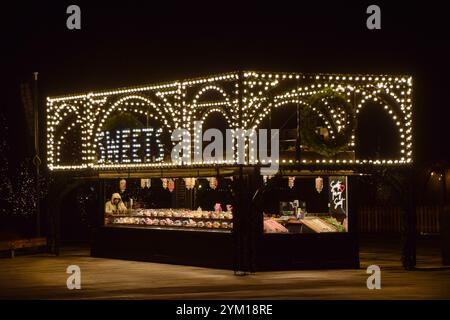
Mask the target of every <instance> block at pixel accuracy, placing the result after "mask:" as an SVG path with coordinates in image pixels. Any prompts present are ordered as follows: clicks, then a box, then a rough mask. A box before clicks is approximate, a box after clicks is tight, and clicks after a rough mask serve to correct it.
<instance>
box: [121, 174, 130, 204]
mask: <svg viewBox="0 0 450 320" xmlns="http://www.w3.org/2000/svg"><path fill="white" fill-rule="evenodd" d="M119 194H120V197H121V198H122V201H123V202H128V201H130V194H129V192H128V190H127V180H125V179H122V180H120V182H119Z"/></svg>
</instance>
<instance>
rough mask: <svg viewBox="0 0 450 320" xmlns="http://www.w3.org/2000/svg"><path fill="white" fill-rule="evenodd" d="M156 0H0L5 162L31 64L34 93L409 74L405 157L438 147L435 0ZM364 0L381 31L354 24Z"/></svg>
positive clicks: (441, 129) (441, 103) (441, 152)
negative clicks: (76, 17) (223, 79)
mask: <svg viewBox="0 0 450 320" xmlns="http://www.w3.org/2000/svg"><path fill="white" fill-rule="evenodd" d="M163 3H164V4H161V3H157V2H156V1H148V2H141V1H131V0H128V1H120V2H114V3H112V2H101V1H90V2H80V1H71V2H68V1H58V2H56V1H55V2H49V1H34V2H33V3H28V2H20V3H17V4H14V5H7V4H6V3H2V13H3V14H2V15H1V18H0V23H1V29H0V30H1V31H0V32H1V33H0V34H1V44H2V47H1V52H0V54H1V61H2V83H3V85H2V91H4V92H3V93H2V98H3V99H2V103H1V106H0V108H1V110H2V113H4V114H6V116H7V122H8V125H9V127H10V133H9V139H10V140H11V145H12V146H13V148H12V149H13V150H12V152H11V155H10V157H11V158H12V161H11V162H12V163H15V161H14V160H15V159H20V158H22V157H24V156H26V155H29V154H31V152H32V151H31V141H28V140H27V139H26V137H25V135H24V132H25V128H26V127H25V126H26V123H25V120H24V113H23V110H22V106H21V99H20V90H19V89H20V87H19V86H20V83H21V82H23V81H27V80H30V79H31V78H32V72H33V71H39V73H40V83H39V91H40V96H41V98H42V99H43V98H45V97H46V96H54V95H61V94H69V93H76V92H86V91H91V90H92V91H94V90H99V89H106V88H116V87H121V86H130V85H139V84H144V83H153V82H160V81H166V80H174V79H180V78H186V77H196V76H201V75H207V74H214V73H218V72H227V71H234V70H238V69H250V70H268V71H269V70H270V71H295V72H342V73H356V72H358V73H384V74H386V73H387V74H411V75H413V77H414V143H415V145H414V150H415V160H416V162H424V161H427V162H428V161H436V160H440V159H449V158H450V157H449V153H450V151H449V148H448V147H447V146H448V143H447V142H446V139H447V138H448V136H449V135H448V124H447V123H448V117H447V116H446V114H445V113H446V110H447V109H448V108H449V107H450V106H449V103H448V91H449V88H448V87H449V84H450V81H449V74H448V73H449V71H450V68H449V67H450V62H449V58H450V41H449V40H450V37H449V35H450V27H449V26H448V24H447V20H448V19H447V17H446V15H447V14H446V10H445V6H444V4H445V2H442V4H439V3H431V2H429V1H421V2H417V3H414V2H409V1H391V2H388V3H382V2H379V1H377V2H372V1H371V2H368V1H358V2H349V1H333V2H331V1H271V2H262V1H240V2H238V1H236V2H235V1H210V2H195V1H178V2H177V1H164V2H163ZM70 4H77V5H79V6H80V7H81V24H82V29H81V30H68V29H67V28H66V19H67V17H68V14H66V8H67V6H68V5H70ZM370 4H378V5H379V6H380V7H381V24H382V29H381V30H368V29H367V28H366V19H367V17H368V14H366V8H367V6H368V5H370ZM42 101H44V100H42ZM380 130H382V128H380ZM27 141H28V142H27Z"/></svg>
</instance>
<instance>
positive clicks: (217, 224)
mask: <svg viewBox="0 0 450 320" xmlns="http://www.w3.org/2000/svg"><path fill="white" fill-rule="evenodd" d="M213 228H216V229H217V228H220V222H218V221H214V222H213Z"/></svg>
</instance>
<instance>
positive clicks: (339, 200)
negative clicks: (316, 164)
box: [328, 176, 347, 215]
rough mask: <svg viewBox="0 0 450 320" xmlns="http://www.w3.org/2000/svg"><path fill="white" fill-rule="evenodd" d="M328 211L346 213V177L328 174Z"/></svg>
mask: <svg viewBox="0 0 450 320" xmlns="http://www.w3.org/2000/svg"><path fill="white" fill-rule="evenodd" d="M328 181H329V183H330V196H329V198H330V212H331V214H337V215H342V214H344V215H347V177H346V176H330V177H329V180H328Z"/></svg>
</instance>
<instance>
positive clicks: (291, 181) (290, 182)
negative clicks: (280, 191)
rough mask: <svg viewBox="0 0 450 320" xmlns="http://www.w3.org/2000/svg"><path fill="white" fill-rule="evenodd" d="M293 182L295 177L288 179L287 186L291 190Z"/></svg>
mask: <svg viewBox="0 0 450 320" xmlns="http://www.w3.org/2000/svg"><path fill="white" fill-rule="evenodd" d="M294 181H295V177H289V178H288V186H289V188H291V189H292V188H293V187H294Z"/></svg>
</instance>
